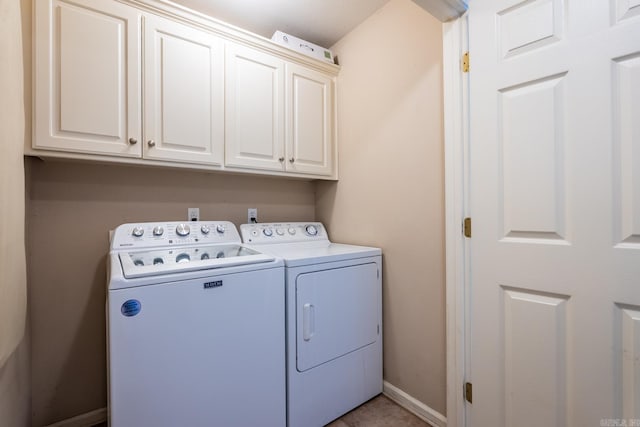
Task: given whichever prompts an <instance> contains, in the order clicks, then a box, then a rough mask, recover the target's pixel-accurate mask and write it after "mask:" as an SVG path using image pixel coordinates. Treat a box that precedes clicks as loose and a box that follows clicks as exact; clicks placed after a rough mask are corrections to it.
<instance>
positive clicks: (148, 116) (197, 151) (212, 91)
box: [143, 16, 224, 165]
mask: <svg viewBox="0 0 640 427" xmlns="http://www.w3.org/2000/svg"><path fill="white" fill-rule="evenodd" d="M144 23H145V25H144V41H145V46H144V58H145V61H144V63H145V68H144V79H143V81H144V136H145V143H144V158H147V159H158V160H173V161H184V162H194V163H205V164H213V165H221V164H222V160H223V152H224V95H223V94H224V42H223V40H222V39H220V38H218V37H215V36H213V35H212V34H210V33H207V32H204V31H200V30H197V29H195V28H191V27H188V26H185V25H183V24H179V23H176V22H173V21H170V20H167V19H164V18H159V17H155V16H145V20H144Z"/></svg>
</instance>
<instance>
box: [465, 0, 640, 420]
mask: <svg viewBox="0 0 640 427" xmlns="http://www.w3.org/2000/svg"><path fill="white" fill-rule="evenodd" d="M639 4H640V3H638V2H637V1H629V0H611V1H607V0H596V1H588V2H587V1H584V0H526V1H523V0H483V1H474V2H470V12H469V24H470V43H469V44H470V54H471V72H470V91H471V92H470V99H471V105H470V120H471V127H470V179H469V182H470V209H471V214H472V218H473V236H472V238H471V240H469V244H470V254H471V269H470V271H471V276H470V288H469V293H468V304H469V305H468V306H469V311H468V315H469V316H470V317H469V319H468V322H467V324H468V325H470V326H469V329H468V331H469V333H470V335H469V341H468V342H469V343H470V347H469V354H468V357H469V359H468V364H467V368H468V371H467V373H466V376H467V381H470V382H471V383H473V403H472V404H468V405H467V420H468V422H467V424H468V425H469V426H474V427H485V426H492V427H493V426H504V427H509V426H519V427H526V426H532V427H534V426H535V427H539V426H558V427H562V426H598V425H622V424H611V423H612V422H616V419H619V420H624V422H625V423H626V424H625V425H632V424H631V423H632V422H633V421H634V420H635V422H640V363H638V360H640V13H638V11H639V10H640V9H638V7H639V6H638V5H639ZM607 423H609V424H607Z"/></svg>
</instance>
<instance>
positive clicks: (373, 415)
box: [327, 394, 429, 427]
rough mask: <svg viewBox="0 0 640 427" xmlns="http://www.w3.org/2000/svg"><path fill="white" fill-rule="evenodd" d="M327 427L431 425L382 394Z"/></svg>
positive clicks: (408, 426) (412, 426) (406, 426)
mask: <svg viewBox="0 0 640 427" xmlns="http://www.w3.org/2000/svg"><path fill="white" fill-rule="evenodd" d="M327 427H429V424H427V423H426V422H425V421H422V420H421V419H420V418H418V417H416V416H415V415H413V414H412V413H411V412H409V411H407V410H406V409H404V408H403V407H401V406H400V405H398V404H396V403H395V402H394V401H392V400H391V399H389V398H388V397H386V396H383V395H382V394H381V395H378V396H377V397H374V398H373V399H371V400H370V401H368V402H366V403H364V404H362V405H360V406H358V407H357V408H356V409H354V410H353V411H351V412H349V413H346V414H344V415H343V416H342V417H340V418H338V419H337V420H335V421H334V422H332V423H331V424H329V425H327Z"/></svg>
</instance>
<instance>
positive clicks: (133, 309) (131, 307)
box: [120, 299, 142, 317]
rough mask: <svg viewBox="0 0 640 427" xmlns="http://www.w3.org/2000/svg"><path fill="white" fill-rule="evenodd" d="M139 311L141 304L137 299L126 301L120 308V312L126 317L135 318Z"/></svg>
mask: <svg viewBox="0 0 640 427" xmlns="http://www.w3.org/2000/svg"><path fill="white" fill-rule="evenodd" d="M140 310H142V304H140V301H138V300H137V299H130V300H127V301H125V302H124V303H123V304H122V307H120V312H121V313H122V314H123V315H125V316H127V317H131V316H135V315H136V314H138V313H140Z"/></svg>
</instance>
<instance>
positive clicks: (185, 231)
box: [176, 224, 191, 237]
mask: <svg viewBox="0 0 640 427" xmlns="http://www.w3.org/2000/svg"><path fill="white" fill-rule="evenodd" d="M176 233H177V234H178V236H182V237H185V236H188V235H189V233H191V229H190V228H189V226H188V225H187V224H178V226H177V227H176Z"/></svg>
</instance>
